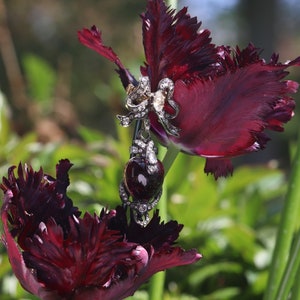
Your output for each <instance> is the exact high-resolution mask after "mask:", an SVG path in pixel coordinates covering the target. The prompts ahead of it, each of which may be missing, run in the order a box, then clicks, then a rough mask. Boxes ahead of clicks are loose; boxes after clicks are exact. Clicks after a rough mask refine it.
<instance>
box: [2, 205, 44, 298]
mask: <svg viewBox="0 0 300 300" xmlns="http://www.w3.org/2000/svg"><path fill="white" fill-rule="evenodd" d="M5 206H6V204H5V205H4V206H3V207H2V209H1V221H2V223H3V230H4V233H3V236H2V241H3V243H4V245H5V247H6V249H7V253H8V258H9V261H10V264H11V266H12V269H13V272H14V273H15V275H16V277H17V278H18V280H19V281H20V283H21V285H22V286H23V288H24V289H25V290H27V291H28V292H30V293H32V294H35V295H37V294H38V291H39V290H40V289H41V288H42V285H41V284H40V283H39V282H38V281H37V280H36V278H35V277H34V276H33V274H32V272H31V270H30V269H28V268H27V267H26V266H25V263H24V260H23V257H22V254H21V252H20V250H19V248H18V246H17V243H16V241H15V240H14V238H13V237H12V235H11V234H10V231H9V225H8V223H9V222H8V213H7V210H6V209H5Z"/></svg>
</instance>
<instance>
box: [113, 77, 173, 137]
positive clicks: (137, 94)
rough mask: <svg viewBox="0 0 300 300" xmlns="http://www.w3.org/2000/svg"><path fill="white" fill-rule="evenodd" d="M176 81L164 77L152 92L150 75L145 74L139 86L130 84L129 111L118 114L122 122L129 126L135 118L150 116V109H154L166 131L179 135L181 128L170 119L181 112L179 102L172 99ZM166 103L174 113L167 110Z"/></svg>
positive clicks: (128, 88)
mask: <svg viewBox="0 0 300 300" xmlns="http://www.w3.org/2000/svg"><path fill="white" fill-rule="evenodd" d="M173 92H174V83H173V81H172V80H171V79H169V78H164V79H162V80H161V81H160V82H159V83H158V90H157V91H156V92H151V88H150V81H149V77H147V76H143V77H141V78H140V81H139V83H138V85H137V86H134V85H132V84H129V86H128V87H127V95H128V96H127V97H126V100H125V101H126V108H127V109H128V110H129V113H128V114H127V115H126V116H122V115H117V118H118V119H119V120H120V124H121V125H122V126H124V127H127V126H129V125H130V124H131V123H132V121H134V120H141V119H146V118H148V114H149V112H150V111H153V112H154V113H155V114H156V115H157V117H158V120H159V122H160V123H161V124H162V126H163V127H164V129H165V131H166V132H167V133H168V134H170V135H173V136H179V129H178V128H177V127H175V126H174V125H172V124H171V123H170V122H169V121H170V120H172V119H174V118H176V116H177V115H178V113H179V107H178V105H177V103H176V102H175V101H174V100H173V99H172V97H173ZM165 104H168V105H169V106H170V107H171V108H172V109H173V110H174V113H172V114H171V113H168V112H166V111H165Z"/></svg>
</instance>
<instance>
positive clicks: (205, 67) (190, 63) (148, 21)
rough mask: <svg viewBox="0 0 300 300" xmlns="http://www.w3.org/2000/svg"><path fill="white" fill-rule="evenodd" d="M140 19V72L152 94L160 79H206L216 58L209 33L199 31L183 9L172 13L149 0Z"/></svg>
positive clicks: (170, 10)
mask: <svg viewBox="0 0 300 300" xmlns="http://www.w3.org/2000/svg"><path fill="white" fill-rule="evenodd" d="M142 20H143V43H144V49H145V56H146V65H145V67H142V68H141V72H142V74H143V75H144V76H149V78H150V82H151V89H152V91H156V89H157V84H158V82H159V81H160V80H161V79H162V78H165V77H167V78H170V79H171V80H173V81H176V80H177V79H179V78H181V79H188V78H192V77H194V76H209V75H210V73H211V72H212V70H214V66H213V64H214V63H215V62H216V60H217V58H218V56H217V49H216V47H215V46H214V45H213V44H211V43H210V42H211V38H210V32H209V31H208V30H203V31H201V32H199V28H200V26H201V22H199V23H198V21H197V18H196V17H194V18H191V17H190V16H189V15H188V14H187V8H186V7H184V8H183V9H181V10H180V11H179V12H178V13H177V14H175V10H173V9H169V8H168V7H167V6H166V5H165V3H164V1H154V0H150V1H148V5H147V10H146V12H145V14H143V15H142Z"/></svg>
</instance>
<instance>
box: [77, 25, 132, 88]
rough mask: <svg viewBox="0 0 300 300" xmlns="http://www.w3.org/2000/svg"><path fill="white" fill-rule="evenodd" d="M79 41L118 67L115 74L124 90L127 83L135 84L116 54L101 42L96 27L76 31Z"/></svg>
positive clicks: (99, 32) (99, 33)
mask: <svg viewBox="0 0 300 300" xmlns="http://www.w3.org/2000/svg"><path fill="white" fill-rule="evenodd" d="M77 34H78V39H79V41H80V42H81V43H82V44H83V45H85V46H86V47H88V48H90V49H92V50H94V51H96V52H97V53H99V54H100V55H101V56H103V57H105V58H107V59H108V60H110V61H111V62H113V63H115V64H116V65H117V67H118V70H117V72H118V73H119V76H120V79H121V81H122V83H123V86H124V88H126V87H127V86H128V85H129V83H136V80H135V78H134V77H133V76H132V75H131V73H130V72H129V71H128V70H127V69H126V68H125V67H124V66H123V64H122V62H121V61H120V59H119V57H118V56H117V54H116V53H115V52H114V51H113V50H112V48H111V47H107V46H105V45H104V44H103V42H102V36H101V31H99V30H98V28H97V27H96V26H92V27H91V29H87V28H84V29H82V30H81V31H78V33H77Z"/></svg>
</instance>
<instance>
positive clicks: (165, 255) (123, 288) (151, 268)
mask: <svg viewBox="0 0 300 300" xmlns="http://www.w3.org/2000/svg"><path fill="white" fill-rule="evenodd" d="M201 258H202V256H201V254H198V253H197V251H196V250H189V251H184V250H182V249H181V248H179V247H174V248H169V247H166V248H165V249H164V251H160V252H157V253H155V254H153V255H152V256H151V261H150V262H149V264H148V265H147V267H145V269H144V270H143V272H141V273H140V274H139V276H136V277H133V276H132V277H129V279H128V280H124V281H121V282H120V283H119V284H118V285H117V286H115V287H114V291H115V292H116V293H119V296H120V295H121V297H120V298H117V297H115V298H112V299H116V300H117V299H123V298H126V297H128V296H131V295H133V294H134V292H135V291H136V290H137V289H138V287H139V286H141V285H142V284H143V283H144V282H146V281H147V280H149V278H150V277H151V276H152V275H154V274H155V273H157V272H160V271H163V270H166V269H168V268H173V267H178V266H183V265H188V264H192V263H195V262H197V261H198V260H200V259H201Z"/></svg>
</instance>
